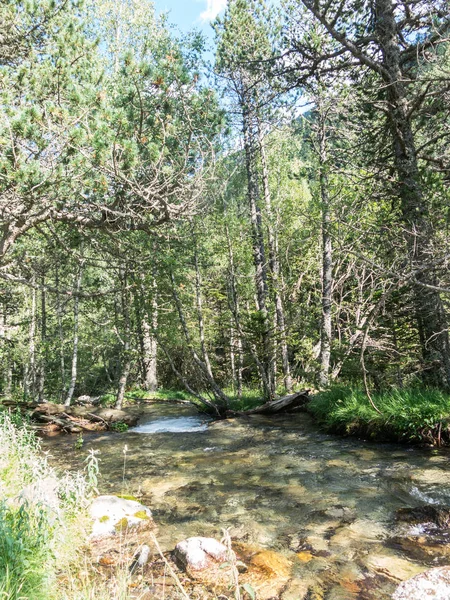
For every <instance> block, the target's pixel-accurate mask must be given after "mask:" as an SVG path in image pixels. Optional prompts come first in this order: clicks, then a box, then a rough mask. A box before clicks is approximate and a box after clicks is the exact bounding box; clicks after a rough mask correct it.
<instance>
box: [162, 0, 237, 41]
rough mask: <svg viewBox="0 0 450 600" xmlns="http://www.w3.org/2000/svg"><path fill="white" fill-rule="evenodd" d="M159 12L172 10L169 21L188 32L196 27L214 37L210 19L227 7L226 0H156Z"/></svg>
mask: <svg viewBox="0 0 450 600" xmlns="http://www.w3.org/2000/svg"><path fill="white" fill-rule="evenodd" d="M154 2H155V8H156V12H157V13H161V12H165V11H170V12H169V22H170V23H174V24H175V25H177V26H178V27H179V28H180V29H181V31H183V32H186V31H189V30H190V29H193V28H196V29H200V30H201V31H203V33H204V34H205V35H206V36H207V37H212V30H211V26H210V24H209V23H210V21H212V20H213V19H215V17H216V16H217V15H218V14H219V13H220V12H221V11H222V10H223V9H224V8H225V6H226V0H154Z"/></svg>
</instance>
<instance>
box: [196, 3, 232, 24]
mask: <svg viewBox="0 0 450 600" xmlns="http://www.w3.org/2000/svg"><path fill="white" fill-rule="evenodd" d="M226 6H227V0H206V10H205V11H203V12H202V14H201V15H200V19H201V20H202V21H213V20H214V19H215V18H216V17H217V15H218V14H219V13H220V12H221V11H222V10H224V9H225V8H226Z"/></svg>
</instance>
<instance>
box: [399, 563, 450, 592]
mask: <svg viewBox="0 0 450 600" xmlns="http://www.w3.org/2000/svg"><path fill="white" fill-rule="evenodd" d="M449 598H450V567H436V568H435V569H429V570H428V571H425V572H424V573H420V574H419V575H416V576H415V577H413V578H412V579H407V580H406V581H403V582H402V583H401V584H400V585H399V586H398V588H397V589H396V590H395V592H394V595H393V596H392V600H449Z"/></svg>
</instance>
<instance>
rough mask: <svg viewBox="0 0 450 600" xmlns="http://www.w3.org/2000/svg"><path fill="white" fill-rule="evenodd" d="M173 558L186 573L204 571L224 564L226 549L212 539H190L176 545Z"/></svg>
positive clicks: (226, 556) (226, 554)
mask: <svg viewBox="0 0 450 600" xmlns="http://www.w3.org/2000/svg"><path fill="white" fill-rule="evenodd" d="M174 558H175V560H176V561H177V563H178V564H180V566H181V567H182V568H183V569H184V570H185V571H187V572H188V573H190V572H193V571H194V572H195V571H204V570H205V569H209V568H210V567H212V566H215V565H216V564H221V563H223V562H225V561H226V560H227V559H228V549H227V547H226V546H224V545H223V544H221V543H220V542H218V541H217V540H215V539H214V538H205V537H191V538H187V539H186V540H183V541H182V542H179V543H178V544H177V545H176V547H175V550H174Z"/></svg>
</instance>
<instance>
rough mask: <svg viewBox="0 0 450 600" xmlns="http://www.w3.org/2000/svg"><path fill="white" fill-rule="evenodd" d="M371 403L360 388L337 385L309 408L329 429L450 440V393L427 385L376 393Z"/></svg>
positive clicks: (413, 439)
mask: <svg viewBox="0 0 450 600" xmlns="http://www.w3.org/2000/svg"><path fill="white" fill-rule="evenodd" d="M372 400H373V403H374V404H375V406H376V407H377V409H378V410H379V412H377V410H375V408H374V407H373V406H372V405H371V403H370V401H369V399H368V397H367V395H366V394H365V393H364V392H363V391H362V390H360V389H351V388H345V387H338V386H336V387H333V388H331V389H330V390H328V391H325V392H322V393H320V394H317V395H316V396H315V397H314V398H313V399H312V400H311V402H310V403H309V405H308V410H309V411H310V412H311V413H312V414H313V415H314V416H315V417H316V418H317V420H318V421H319V422H320V423H322V424H323V425H324V426H325V427H326V428H328V429H330V430H333V431H340V432H345V433H349V434H351V433H362V434H365V435H369V436H371V437H376V438H380V437H383V438H390V439H398V440H408V441H430V442H432V441H437V440H438V438H440V437H441V436H442V438H443V441H447V440H449V439H450V395H449V394H445V393H444V392H442V391H440V390H435V389H427V388H405V389H393V390H390V391H386V392H382V393H373V394H372Z"/></svg>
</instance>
